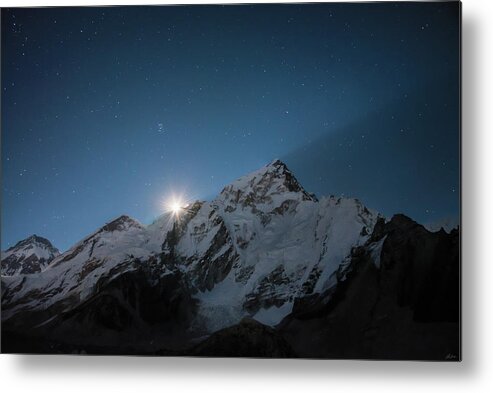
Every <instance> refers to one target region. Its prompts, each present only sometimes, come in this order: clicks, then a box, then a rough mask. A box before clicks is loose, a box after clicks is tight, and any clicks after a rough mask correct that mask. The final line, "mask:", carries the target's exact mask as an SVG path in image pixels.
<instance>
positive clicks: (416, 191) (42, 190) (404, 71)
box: [1, 2, 459, 249]
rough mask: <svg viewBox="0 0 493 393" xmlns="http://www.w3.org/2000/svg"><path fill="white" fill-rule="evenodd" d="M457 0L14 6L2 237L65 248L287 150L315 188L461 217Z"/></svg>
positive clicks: (6, 65) (424, 218)
mask: <svg viewBox="0 0 493 393" xmlns="http://www.w3.org/2000/svg"><path fill="white" fill-rule="evenodd" d="M458 42H459V4H458V3H455V2H452V3H446V2H441V3H414V4H412V3H400V4H393V3H390V4H389V3H387V4H384V3H373V4H361V3H359V4H358V3H357V4H326V5H324V4H319V5H315V4H305V5H255V6H195V7H169V6H167V7H122V8H70V9H69V8H44V9H43V8H36V9H3V10H2V64H1V65H2V248H6V247H8V246H10V245H12V244H13V243H15V242H16V241H18V240H20V239H22V238H24V237H26V236H28V235H30V234H32V233H36V234H38V235H41V236H45V237H47V238H48V239H50V240H52V241H53V243H54V244H55V245H56V246H57V247H59V248H61V249H66V248H68V247H69V246H70V245H72V244H73V243H74V242H76V241H78V240H80V239H81V238H82V237H84V236H86V235H87V234H89V233H90V232H91V231H93V230H95V229H97V228H98V227H100V226H101V225H102V224H104V223H105V222H106V221H108V220H109V219H111V218H113V217H116V216H118V215H120V214H128V215H130V216H132V217H135V218H137V219H139V220H140V221H142V222H144V223H149V222H150V221H152V220H153V219H154V218H155V217H157V216H158V215H159V214H161V212H162V206H161V202H162V200H163V199H166V198H167V197H168V196H169V195H170V194H171V193H172V192H180V193H182V192H185V193H186V195H187V196H188V197H189V198H198V199H210V198H212V197H214V195H216V194H217V193H218V192H219V191H220V190H221V189H222V187H223V186H224V185H226V184H228V183H229V182H231V181H232V180H234V179H235V178H237V177H239V176H241V175H243V174H246V173H248V172H250V171H252V170H255V169H257V168H258V167H260V166H262V165H265V164H266V163H268V162H269V161H271V160H273V159H274V158H281V159H283V160H284V161H285V162H286V163H287V165H288V166H289V167H290V168H291V169H292V170H293V172H294V173H295V175H296V176H297V177H298V179H299V180H300V181H301V183H302V184H303V185H304V186H305V188H306V189H307V190H308V191H310V192H315V193H316V194H318V195H329V194H335V195H342V194H343V195H345V196H354V197H358V198H359V199H361V200H362V201H363V202H364V203H365V204H366V205H367V206H369V207H372V208H375V209H376V210H378V211H380V212H382V213H384V214H386V215H391V214H393V213H396V212H403V213H406V214H408V215H409V216H411V217H412V218H414V219H416V220H418V221H420V222H430V221H434V220H441V219H443V218H447V217H457V216H458V214H459V48H458Z"/></svg>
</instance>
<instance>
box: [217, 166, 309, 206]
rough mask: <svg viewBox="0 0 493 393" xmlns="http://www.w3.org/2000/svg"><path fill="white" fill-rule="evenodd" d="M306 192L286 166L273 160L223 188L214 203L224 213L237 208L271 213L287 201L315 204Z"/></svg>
mask: <svg viewBox="0 0 493 393" xmlns="http://www.w3.org/2000/svg"><path fill="white" fill-rule="evenodd" d="M316 200H317V199H316V197H315V196H314V195H312V194H309V193H308V192H306V191H305V190H304V189H303V187H302V186H301V185H300V183H299V182H298V180H297V179H296V177H295V176H294V175H293V173H292V172H291V171H290V170H289V169H288V167H287V166H286V164H284V163H283V162H282V161H280V160H274V161H272V162H271V163H269V164H267V165H266V166H264V167H262V168H260V169H258V170H256V171H254V172H252V173H250V174H248V175H246V176H242V177H240V178H239V179H237V180H235V181H234V182H232V183H231V184H229V185H228V186H226V187H224V189H223V190H222V191H221V193H220V194H219V196H218V197H217V198H216V199H215V200H214V201H213V204H214V205H216V206H218V207H219V208H220V209H221V210H223V211H225V212H232V211H234V210H236V209H237V208H238V207H240V208H243V209H245V208H248V207H249V208H251V209H252V210H254V211H257V210H260V211H272V209H275V208H278V207H280V206H281V205H282V203H283V202H286V201H316Z"/></svg>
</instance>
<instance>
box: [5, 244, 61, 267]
mask: <svg viewBox="0 0 493 393" xmlns="http://www.w3.org/2000/svg"><path fill="white" fill-rule="evenodd" d="M59 254H60V252H59V251H58V249H57V248H55V247H54V246H53V245H52V244H51V243H50V241H49V240H48V239H45V238H44V237H41V236H37V235H32V236H29V237H28V238H26V239H24V240H21V241H20V242H18V243H17V244H15V245H14V246H13V247H10V248H9V249H8V250H6V251H5V252H2V275H3V276H15V275H18V274H32V273H38V272H40V271H41V270H42V269H44V268H45V267H46V266H47V265H48V264H49V263H50V262H51V261H52V260H53V259H54V258H55V257H56V256H58V255H59Z"/></svg>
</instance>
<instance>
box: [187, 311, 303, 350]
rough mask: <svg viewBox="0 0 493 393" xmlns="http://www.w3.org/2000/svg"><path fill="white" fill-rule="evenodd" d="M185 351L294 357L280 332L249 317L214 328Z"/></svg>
mask: <svg viewBox="0 0 493 393" xmlns="http://www.w3.org/2000/svg"><path fill="white" fill-rule="evenodd" d="M188 354H190V355H194V356H217V357H258V358H287V357H296V355H295V353H294V352H293V350H292V349H291V346H290V345H289V344H288V343H287V341H286V340H285V339H284V338H283V337H282V336H281V335H280V334H279V332H277V331H276V330H275V329H273V328H270V327H268V326H265V325H262V324H261V323H259V322H257V321H255V320H253V319H248V318H245V319H243V320H242V321H241V322H240V323H239V324H238V325H235V326H231V327H228V328H225V329H222V330H219V331H217V332H216V333H214V334H212V335H211V336H210V337H208V338H207V339H206V340H205V341H203V342H202V343H200V344H198V345H197V346H196V347H195V348H192V349H191V350H190V351H189V352H188Z"/></svg>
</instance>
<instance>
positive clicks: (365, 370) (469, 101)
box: [0, 0, 493, 393]
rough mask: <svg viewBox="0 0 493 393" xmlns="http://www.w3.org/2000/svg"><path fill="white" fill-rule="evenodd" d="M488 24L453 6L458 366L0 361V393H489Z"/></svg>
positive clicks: (470, 4) (492, 301) (492, 109)
mask: <svg viewBox="0 0 493 393" xmlns="http://www.w3.org/2000/svg"><path fill="white" fill-rule="evenodd" d="M166 2H169V1H159V0H158V1H156V0H144V1H141V2H140V3H141V4H152V3H156V4H162V3H166ZM171 2H172V1H171ZM175 2H180V3H182V4H183V3H200V1H183V0H176V1H175ZM228 2H234V1H228ZM132 3H134V4H135V3H137V1H131V0H130V1H129V0H127V1H125V0H117V1H111V0H106V1H104V0H103V1H75V2H74V3H73V4H71V3H69V2H68V1H67V0H58V1H53V0H51V1H50V0H46V1H33V0H31V1H28V0H24V1H23V0H13V1H12V0H2V2H1V5H2V6H3V7H6V6H27V5H38V6H39V5H69V4H70V5H75V4H82V5H94V4H132ZM491 18H493V1H491V0H484V1H482V0H464V1H463V131H462V132H463V163H462V165H463V186H462V192H463V262H462V263H463V290H462V294H463V361H462V363H459V364H457V363H419V362H364V361H312V360H249V359H191V358H139V357H79V356H15V355H0V391H3V392H7V391H8V392H16V393H17V392H36V393H41V392H50V393H57V392H64V393H66V392H70V393H79V392H85V393H87V392H91V393H92V392H99V391H106V392H118V393H124V392H132V393H139V392H145V393H148V392H153V391H159V392H163V391H165V392H174V391H177V392H183V391H198V392H200V393H207V392H225V391H234V392H235V393H243V392H249V393H251V392H263V391H282V392H283V393H285V392H287V393H289V392H297V393H299V392H311V391H323V392H330V391H342V390H343V391H344V392H362V391H364V392H365V393H366V392H373V391H376V392H381V393H383V392H392V393H396V392H399V393H401V392H413V393H416V392H420V391H422V392H428V391H433V392H442V391H447V392H464V391H465V392H468V393H469V392H475V391H481V392H485V391H493V390H492V389H493V361H492V358H493V255H492V254H493V253H492V251H493V244H491V243H489V241H491V240H490V238H492V237H493V206H492V204H493V195H492V191H493V186H492V178H493V143H492V142H493V127H492V122H491V117H492V115H493V84H492V81H493V77H492V74H493V54H492V53H493V20H492V19H491Z"/></svg>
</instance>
